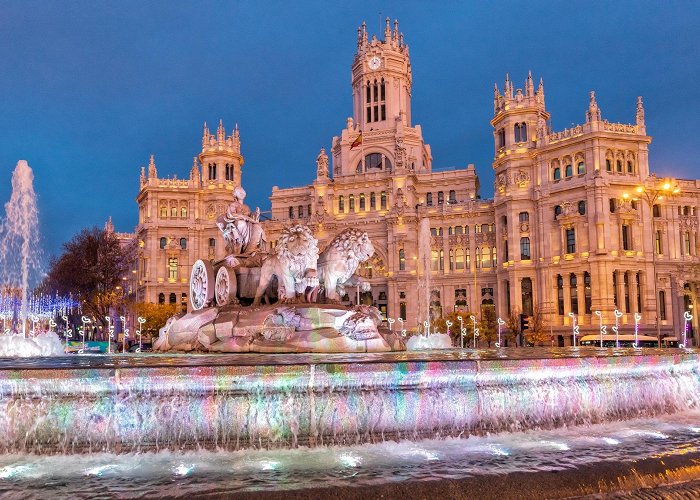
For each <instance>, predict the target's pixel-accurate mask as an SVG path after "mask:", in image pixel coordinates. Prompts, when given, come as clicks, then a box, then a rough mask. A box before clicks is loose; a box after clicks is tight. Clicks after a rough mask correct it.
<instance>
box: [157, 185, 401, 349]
mask: <svg viewBox="0 0 700 500" xmlns="http://www.w3.org/2000/svg"><path fill="white" fill-rule="evenodd" d="M244 199H245V191H244V190H243V188H241V187H240V186H238V187H236V188H235V189H234V190H233V201H232V202H231V203H230V204H229V206H228V208H227V210H226V213H225V214H223V215H221V216H219V217H218V219H217V221H216V225H217V226H218V228H219V229H220V231H221V233H222V236H223V239H224V242H225V244H226V249H227V251H228V252H229V254H228V255H227V256H226V257H225V258H224V259H222V260H220V261H210V260H198V261H197V262H195V264H194V266H193V267H192V273H191V277H190V300H191V304H192V309H193V311H191V312H190V313H188V314H186V315H184V316H183V315H178V316H174V317H173V318H171V319H170V320H169V321H168V323H167V324H166V326H165V327H164V328H163V329H162V330H161V332H160V336H159V338H158V340H157V341H156V343H155V345H154V347H155V348H156V349H157V350H160V351H172V350H175V351H193V350H198V351H209V352H382V351H395V350H403V349H404V346H403V342H402V340H401V338H400V337H399V336H398V335H397V334H396V333H395V332H394V331H392V330H389V329H386V328H384V327H383V326H381V323H382V317H381V314H380V313H379V310H378V309H377V308H376V307H373V306H368V305H361V304H357V305H355V306H354V307H348V306H344V305H342V304H341V303H340V298H341V297H342V296H343V295H344V294H345V288H346V287H355V286H357V287H360V288H362V289H363V290H364V289H369V283H367V282H365V281H364V280H362V278H360V277H359V276H357V275H356V274H355V271H356V270H357V268H358V266H359V264H360V263H362V262H364V261H366V260H368V259H369V258H370V257H371V256H372V254H374V247H373V246H372V242H371V241H370V239H369V237H368V236H367V233H363V232H362V231H359V230H357V229H345V230H344V231H342V232H340V233H339V234H338V235H336V236H335V238H333V239H332V240H331V242H330V243H329V244H328V245H327V247H326V248H325V249H324V250H323V251H321V252H319V248H318V240H317V239H316V238H315V237H314V235H313V233H312V231H311V229H310V228H309V227H308V226H305V225H303V224H295V225H292V226H289V227H285V228H284V229H283V230H282V232H281V235H280V237H279V240H278V241H277V245H276V246H275V250H274V252H271V251H269V250H268V248H267V237H266V235H265V232H264V231H263V229H262V226H261V224H260V222H259V220H258V217H259V213H260V211H259V209H258V210H256V211H255V213H252V212H251V211H250V209H249V208H248V207H247V206H246V205H245V204H244V203H243V200H244ZM275 296H276V297H277V302H276V303H273V302H272V298H273V297H275ZM251 299H252V304H251V305H244V304H245V303H246V302H248V303H249V302H250V300H251ZM263 301H266V302H267V304H263Z"/></svg>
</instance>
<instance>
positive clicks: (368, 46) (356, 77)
mask: <svg viewBox="0 0 700 500" xmlns="http://www.w3.org/2000/svg"><path fill="white" fill-rule="evenodd" d="M352 96H353V118H354V122H355V123H356V124H357V125H359V126H360V129H361V130H363V131H365V130H370V129H373V130H378V129H386V128H394V127H395V126H396V122H397V121H401V122H402V123H403V125H404V126H406V127H410V126H411V62H410V59H409V56H408V44H405V43H404V41H403V34H402V33H399V23H398V21H394V28H393V30H392V28H391V25H390V21H389V18H388V17H387V18H386V27H385V29H384V40H379V39H377V37H376V36H372V39H371V40H369V39H368V36H367V26H366V24H365V23H362V26H361V27H360V28H358V30H357V54H355V60H354V61H353V64H352Z"/></svg>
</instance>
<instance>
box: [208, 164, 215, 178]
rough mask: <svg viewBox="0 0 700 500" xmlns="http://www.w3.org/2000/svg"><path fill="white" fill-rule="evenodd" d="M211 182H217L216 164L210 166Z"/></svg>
mask: <svg viewBox="0 0 700 500" xmlns="http://www.w3.org/2000/svg"><path fill="white" fill-rule="evenodd" d="M209 180H210V181H212V180H216V163H210V164H209Z"/></svg>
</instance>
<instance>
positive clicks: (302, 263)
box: [276, 224, 318, 278]
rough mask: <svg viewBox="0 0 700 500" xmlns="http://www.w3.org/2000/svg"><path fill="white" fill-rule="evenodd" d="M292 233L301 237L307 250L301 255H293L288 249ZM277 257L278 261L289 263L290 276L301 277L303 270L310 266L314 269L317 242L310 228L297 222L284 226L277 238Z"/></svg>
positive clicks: (316, 256) (316, 258) (316, 257)
mask: <svg viewBox="0 0 700 500" xmlns="http://www.w3.org/2000/svg"><path fill="white" fill-rule="evenodd" d="M292 235H294V236H297V237H303V238H304V240H305V242H306V246H307V251H306V252H304V254H303V255H293V254H292V253H291V252H290V251H289V238H290V237H291V236H292ZM276 251H277V258H278V259H279V260H280V262H284V263H286V264H288V265H289V267H288V269H289V272H290V274H291V275H292V276H294V277H295V278H301V277H303V276H304V272H305V271H306V270H307V269H309V268H311V269H316V261H317V260H318V243H317V242H316V238H314V235H313V233H312V232H311V230H310V229H309V228H308V227H307V226H304V225H302V224H297V225H294V226H291V227H285V228H284V229H283V230H282V233H281V234H280V237H279V239H278V240H277V248H276Z"/></svg>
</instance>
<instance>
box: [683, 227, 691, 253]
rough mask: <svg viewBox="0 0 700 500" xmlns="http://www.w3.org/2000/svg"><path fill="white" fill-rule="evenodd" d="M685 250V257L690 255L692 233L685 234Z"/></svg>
mask: <svg viewBox="0 0 700 500" xmlns="http://www.w3.org/2000/svg"><path fill="white" fill-rule="evenodd" d="M683 250H684V251H685V253H684V255H690V231H686V232H685V233H684V234H683Z"/></svg>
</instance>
